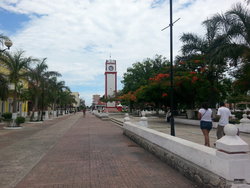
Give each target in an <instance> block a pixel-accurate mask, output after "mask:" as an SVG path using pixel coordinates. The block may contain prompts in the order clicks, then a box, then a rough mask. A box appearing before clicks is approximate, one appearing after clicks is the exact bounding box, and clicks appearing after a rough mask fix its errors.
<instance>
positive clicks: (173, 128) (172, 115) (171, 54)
mask: <svg viewBox="0 0 250 188" xmlns="http://www.w3.org/2000/svg"><path fill="white" fill-rule="evenodd" d="M169 5H170V24H169V25H168V26H167V27H165V28H163V29H162V31H163V30H165V29H167V28H168V27H169V28H170V112H171V116H170V124H171V130H170V133H171V135H172V136H175V127H174V84H173V82H174V81H173V80H174V75H173V24H174V23H175V22H177V21H178V20H179V19H180V18H178V19H177V20H175V21H174V22H173V8H172V7H173V5H172V0H169Z"/></svg>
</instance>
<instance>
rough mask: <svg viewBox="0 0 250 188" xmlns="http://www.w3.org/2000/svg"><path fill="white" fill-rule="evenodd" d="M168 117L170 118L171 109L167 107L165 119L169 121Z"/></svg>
mask: <svg viewBox="0 0 250 188" xmlns="http://www.w3.org/2000/svg"><path fill="white" fill-rule="evenodd" d="M170 118H171V111H170V109H168V110H167V113H166V121H167V122H170Z"/></svg>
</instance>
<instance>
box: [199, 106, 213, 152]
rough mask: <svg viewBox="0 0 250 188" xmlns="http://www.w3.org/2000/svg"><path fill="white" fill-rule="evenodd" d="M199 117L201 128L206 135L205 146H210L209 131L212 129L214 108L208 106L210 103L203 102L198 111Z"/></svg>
mask: <svg viewBox="0 0 250 188" xmlns="http://www.w3.org/2000/svg"><path fill="white" fill-rule="evenodd" d="M198 119H200V128H201V131H202V133H203V135H204V139H205V146H208V147H210V142H209V132H210V130H211V129H212V126H213V123H212V110H211V109H210V108H208V103H203V104H202V106H201V109H200V110H199V112H198Z"/></svg>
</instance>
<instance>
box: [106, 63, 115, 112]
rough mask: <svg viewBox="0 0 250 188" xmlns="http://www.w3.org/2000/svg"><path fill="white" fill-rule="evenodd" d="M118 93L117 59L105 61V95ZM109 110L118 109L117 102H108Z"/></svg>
mask: <svg viewBox="0 0 250 188" xmlns="http://www.w3.org/2000/svg"><path fill="white" fill-rule="evenodd" d="M116 93H117V72H116V60H111V59H110V60H106V62H105V97H106V98H109V97H113V96H115V94H116ZM106 109H107V111H116V110H117V108H116V102H107V104H106Z"/></svg>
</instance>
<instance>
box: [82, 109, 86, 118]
mask: <svg viewBox="0 0 250 188" xmlns="http://www.w3.org/2000/svg"><path fill="white" fill-rule="evenodd" d="M82 113H83V117H85V115H86V108H83V109H82Z"/></svg>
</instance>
